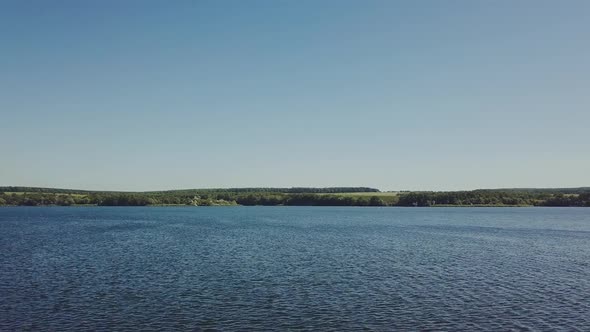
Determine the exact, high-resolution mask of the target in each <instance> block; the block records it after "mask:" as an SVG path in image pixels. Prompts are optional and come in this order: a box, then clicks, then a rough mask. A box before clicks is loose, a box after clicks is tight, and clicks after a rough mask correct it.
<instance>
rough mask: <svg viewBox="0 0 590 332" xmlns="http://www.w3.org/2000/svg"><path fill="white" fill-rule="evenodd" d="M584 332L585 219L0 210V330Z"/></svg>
mask: <svg viewBox="0 0 590 332" xmlns="http://www.w3.org/2000/svg"><path fill="white" fill-rule="evenodd" d="M83 329H86V330H113V329H115V330H142V331H145V330H157V329H160V330H174V329H178V330H194V329H196V330H199V329H202V330H206V329H218V330H256V331H260V330H286V329H292V330H299V329H306V330H361V329H369V330H400V329H403V330H420V329H435V330H474V329H486V330H494V331H497V330H510V329H513V330H528V329H530V330H554V329H564V330H576V329H577V330H586V331H588V330H589V329H590V209H584V208H422V209H421V208H321V207H229V208H224V207H218V208H216V207H212V208H122V207H118V208H106V207H101V208H95V207H89V208H58V207H50V208H25V207H21V208H0V330H35V331H37V330H55V331H63V330H83Z"/></svg>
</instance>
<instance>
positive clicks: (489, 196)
mask: <svg viewBox="0 0 590 332" xmlns="http://www.w3.org/2000/svg"><path fill="white" fill-rule="evenodd" d="M358 193H359V194H358V195H355V194H346V195H344V194H342V193H297V192H295V193H291V192H274V191H258V192H249V191H237V192H235V191H234V192H232V191H229V190H227V191H226V190H223V191H212V190H205V191H196V190H191V191H168V192H145V193H125V192H84V193H82V192H76V193H71V192H63V191H62V192H47V191H36V192H35V191H33V192H28V191H21V192H1V193H0V205H4V206H6V205H12V206H15V205H16V206H21V205H22V206H39V205H59V206H70V205H98V206H148V205H194V206H211V205H288V206H446V205H449V206H590V190H588V191H586V192H581V193H579V194H569V193H561V192H557V193H555V192H544V191H540V192H535V191H522V192H521V191H515V190H504V191H502V190H497V191H493V190H474V191H452V192H402V193H399V194H398V195H379V193H378V192H375V195H371V194H370V193H371V192H368V194H367V192H358ZM360 193H362V194H360Z"/></svg>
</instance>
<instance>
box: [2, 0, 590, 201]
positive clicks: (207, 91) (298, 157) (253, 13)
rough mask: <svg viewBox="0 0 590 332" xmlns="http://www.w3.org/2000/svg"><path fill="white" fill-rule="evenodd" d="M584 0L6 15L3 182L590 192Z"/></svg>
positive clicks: (122, 8)
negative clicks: (587, 189)
mask: <svg viewBox="0 0 590 332" xmlns="http://www.w3.org/2000/svg"><path fill="white" fill-rule="evenodd" d="M589 16H590V3H589V2H587V1H566V2H555V1H519V2H514V1H493V2H483V1H478V2H474V1H455V2H452V3H451V2H435V1H251V2H240V1H177V2H173V3H172V2H165V1H129V2H118V1H96V2H77V1H52V2H42V1H29V2H22V1H3V2H1V3H0V40H2V43H1V44H0V73H2V74H1V75H0V119H1V121H0V140H1V141H2V142H3V144H0V156H2V160H1V162H0V185H1V186H4V185H7V186H8V185H14V186H36V187H58V188H75V189H91V190H129V191H134V190H137V191H143V190H165V189H178V188H211V187H215V188H222V187H226V188H227V187H334V186H338V187H343V186H366V187H374V188H379V189H381V190H460V189H477V188H514V187H582V186H588V185H589V184H590V176H589V175H588V169H590V154H589V153H588V151H590V140H588V133H587V132H588V128H589V127H590V112H589V111H588V107H589V106H590V94H589V93H588V87H589V86H590V84H589V83H590V82H589V77H590V61H589V60H588V59H590V45H589V44H588V42H587V41H586V39H587V36H588V35H589V34H590V22H589V21H588V20H587V18H588V17H589Z"/></svg>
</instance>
